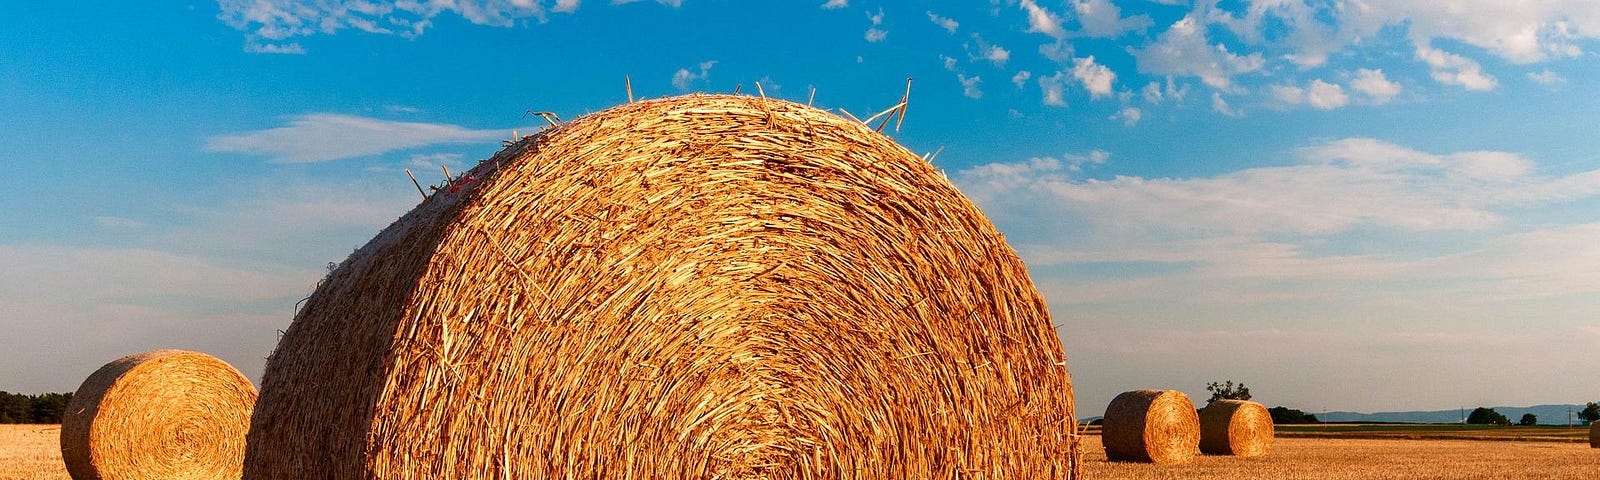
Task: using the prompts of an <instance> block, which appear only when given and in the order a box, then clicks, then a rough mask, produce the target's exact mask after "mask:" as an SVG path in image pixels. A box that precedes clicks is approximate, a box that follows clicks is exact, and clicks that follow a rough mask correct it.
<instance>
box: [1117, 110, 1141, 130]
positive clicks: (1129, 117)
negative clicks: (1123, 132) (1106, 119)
mask: <svg viewBox="0 0 1600 480" xmlns="http://www.w3.org/2000/svg"><path fill="white" fill-rule="evenodd" d="M1143 116H1144V111H1142V110H1139V108H1138V107H1122V110H1119V111H1117V113H1116V114H1115V115H1112V116H1111V119H1112V120H1121V121H1122V124H1123V125H1127V126H1130V127H1131V126H1134V125H1138V124H1139V119H1140V118H1142V117H1143Z"/></svg>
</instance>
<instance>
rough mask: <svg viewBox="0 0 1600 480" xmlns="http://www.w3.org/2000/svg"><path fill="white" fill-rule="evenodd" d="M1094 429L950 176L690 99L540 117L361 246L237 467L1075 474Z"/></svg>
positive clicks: (833, 131) (356, 472)
mask: <svg viewBox="0 0 1600 480" xmlns="http://www.w3.org/2000/svg"><path fill="white" fill-rule="evenodd" d="M469 179H470V181H469ZM1073 425H1075V421H1074V419H1073V412H1072V389H1071V382H1070V379H1069V378H1068V375H1067V369H1066V363H1065V361H1064V360H1063V358H1062V353H1061V343H1060V339H1059V338H1058V337H1057V334H1056V332H1055V329H1054V328H1053V327H1052V325H1051V322H1050V316H1049V313H1048V312H1047V311H1046V309H1045V304H1044V301H1043V300H1042V299H1041V297H1040V296H1039V294H1038V292H1037V291H1036V290H1035V289H1034V287H1033V284H1032V282H1031V281H1030V280H1029V278H1028V275H1027V272H1026V271H1025V270H1024V268H1023V264H1022V262H1021V261H1020V260H1019V259H1018V257H1017V255H1016V253H1015V252H1014V251H1013V250H1012V249H1011V248H1010V247H1009V246H1007V245H1006V243H1005V241H1004V239H1003V238H1002V237H1001V235H1000V234H999V232H997V231H996V230H995V228H994V226H993V225H992V224H991V223H990V222H989V221H988V220H987V219H986V218H985V217H984V216H983V214H982V213H981V212H979V211H978V210H977V208H975V207H974V206H973V205H972V203H971V202H970V201H968V200H967V199H966V198H965V197H964V196H963V195H962V194H961V193H960V192H958V191H957V190H956V189H955V188H954V187H953V186H952V185H951V184H950V183H949V181H948V180H946V179H945V178H944V176H943V175H941V174H940V173H939V171H938V170H936V169H935V168H934V167H932V166H931V165H929V164H928V163H927V162H926V161H924V160H923V159H921V158H919V157H918V156H916V155H913V154H912V153H911V152H908V151H906V150H905V149H904V148H902V147H900V146H899V145H897V144H895V143H894V142H893V141H892V140H890V139H889V138H887V137H884V136H883V135H881V134H878V133H875V132H873V131H872V130H870V129H868V128H866V127H864V126H863V125H861V124H859V123H856V122H852V121H848V120H844V119H842V118H839V117H837V116H834V115H832V114H828V113H826V112H823V111H821V110H817V109H813V108H810V107H807V106H805V105H799V104H795V103H790V102H785V101H779V100H767V99H762V98H753V97H739V96H722V95H711V96H708V95H692V96H686V97H676V98H667V99H659V100H651V101H642V102H637V103H629V104H625V105H621V106H618V107H614V108H611V109H607V110H604V111H601V112H598V113H594V114H591V115H588V116H585V117H582V118H579V119H577V120H574V121H572V122H569V123H566V124H562V125H560V126H557V127H553V128H550V129H547V130H545V131H543V132H541V133H539V134H538V135H535V136H532V137H528V138H525V139H523V140H521V141H519V142H517V143H516V144H514V145H511V146H510V147H509V148H507V149H506V150H505V151H502V152H500V153H499V154H496V155H495V156H494V157H492V158H490V159H489V160H486V161H484V162H482V163H480V164H479V165H478V166H476V167H475V168H473V169H472V170H471V171H469V172H467V173H465V174H464V175H463V176H462V178H461V179H460V180H459V181H457V182H456V183H455V184H453V185H452V186H450V187H447V188H444V189H442V190H440V192H439V193H436V194H434V195H433V196H432V197H431V198H429V199H427V200H425V201H424V202H423V203H422V205H420V206H418V207H417V208H416V209H415V210H413V211H411V212H410V213H408V214H406V215H405V216H404V217H402V218H400V219H399V220H398V221H396V222H395V223H394V224H393V225H391V226H389V227H388V228H387V229H386V230H384V231H383V232H382V233H380V234H378V236H377V237H376V238H374V239H373V240H372V241H371V242H370V243H369V244H367V245H366V246H364V247H362V248H361V249H359V250H357V251H356V252H355V253H354V254H353V255H352V256H351V257H350V258H349V259H347V260H345V261H344V262H342V263H341V264H340V265H339V266H338V267H337V268H336V269H334V270H333V271H332V272H331V273H330V274H329V277H328V278H327V279H325V280H324V282H323V283H322V284H321V285H319V286H318V288H317V289H316V291H315V292H314V293H313V294H312V296H311V297H310V298H309V299H308V300H307V301H306V302H305V306H304V307H303V309H302V310H300V311H299V312H298V313H297V314H296V317H295V320H294V323H293V324H292V325H291V326H290V327H289V329H288V330H287V332H286V333H285V334H284V336H283V339H282V340H281V341H280V343H279V344H278V347H277V349H276V351H275V352H274V353H273V354H272V356H271V357H270V358H269V359H268V362H267V366H266V373H265V375H264V378H263V380H262V394H261V400H260V402H259V403H258V404H257V408H256V415H255V417H254V419H253V421H252V423H251V429H250V438H249V447H248V451H247V453H246V460H245V472H244V478H246V479H269V478H272V479H275V478H306V477H311V478H394V479H423V478H457V479H499V478H686V479H697V478H819V479H832V478H884V479H899V478H951V477H953V476H957V475H959V476H960V477H963V478H965V477H970V476H982V477H984V478H991V479H1003V478H1030V479H1031V478H1071V477H1072V476H1073V474H1074V472H1075V470H1076V468H1077V455H1076V453H1077V442H1076V439H1077V437H1076V435H1075V432H1074V431H1073Z"/></svg>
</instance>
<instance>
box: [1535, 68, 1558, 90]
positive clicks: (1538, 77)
mask: <svg viewBox="0 0 1600 480" xmlns="http://www.w3.org/2000/svg"><path fill="white" fill-rule="evenodd" d="M1528 79H1529V80H1533V83H1537V84H1540V85H1544V86H1546V87H1553V86H1556V85H1563V84H1566V83H1567V78H1566V77H1563V76H1561V75H1560V74H1557V73H1556V72H1552V71H1550V70H1548V69H1547V70H1542V71H1538V72H1528Z"/></svg>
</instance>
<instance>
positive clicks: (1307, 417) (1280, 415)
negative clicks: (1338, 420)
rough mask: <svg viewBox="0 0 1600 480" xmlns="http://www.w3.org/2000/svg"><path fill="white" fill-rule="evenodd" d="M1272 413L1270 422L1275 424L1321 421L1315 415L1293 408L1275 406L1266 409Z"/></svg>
mask: <svg viewBox="0 0 1600 480" xmlns="http://www.w3.org/2000/svg"><path fill="white" fill-rule="evenodd" d="M1267 413H1269V414H1271V415H1272V423H1273V424H1276V425H1294V424H1300V423H1322V421H1321V420H1318V419H1317V416H1316V415H1312V414H1309V413H1306V412H1302V411H1299V410H1295V409H1293V408H1289V407H1284V406H1277V407H1272V408H1269V409H1267Z"/></svg>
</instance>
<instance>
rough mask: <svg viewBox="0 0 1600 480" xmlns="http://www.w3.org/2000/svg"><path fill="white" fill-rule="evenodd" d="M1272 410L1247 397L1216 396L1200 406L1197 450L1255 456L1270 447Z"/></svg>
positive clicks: (1265, 452) (1209, 452)
mask: <svg viewBox="0 0 1600 480" xmlns="http://www.w3.org/2000/svg"><path fill="white" fill-rule="evenodd" d="M1272 438H1273V431H1272V413H1270V412H1268V411H1267V407H1265V406H1263V405H1261V404H1259V403H1256V402H1251V401H1246V400H1217V401H1215V402H1211V403H1210V404H1209V405H1206V407H1205V408H1202V409H1200V451H1201V452H1202V453H1208V454H1212V455H1233V456H1239V457H1254V456H1258V455H1266V454H1267V452H1268V451H1269V450H1272Z"/></svg>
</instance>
